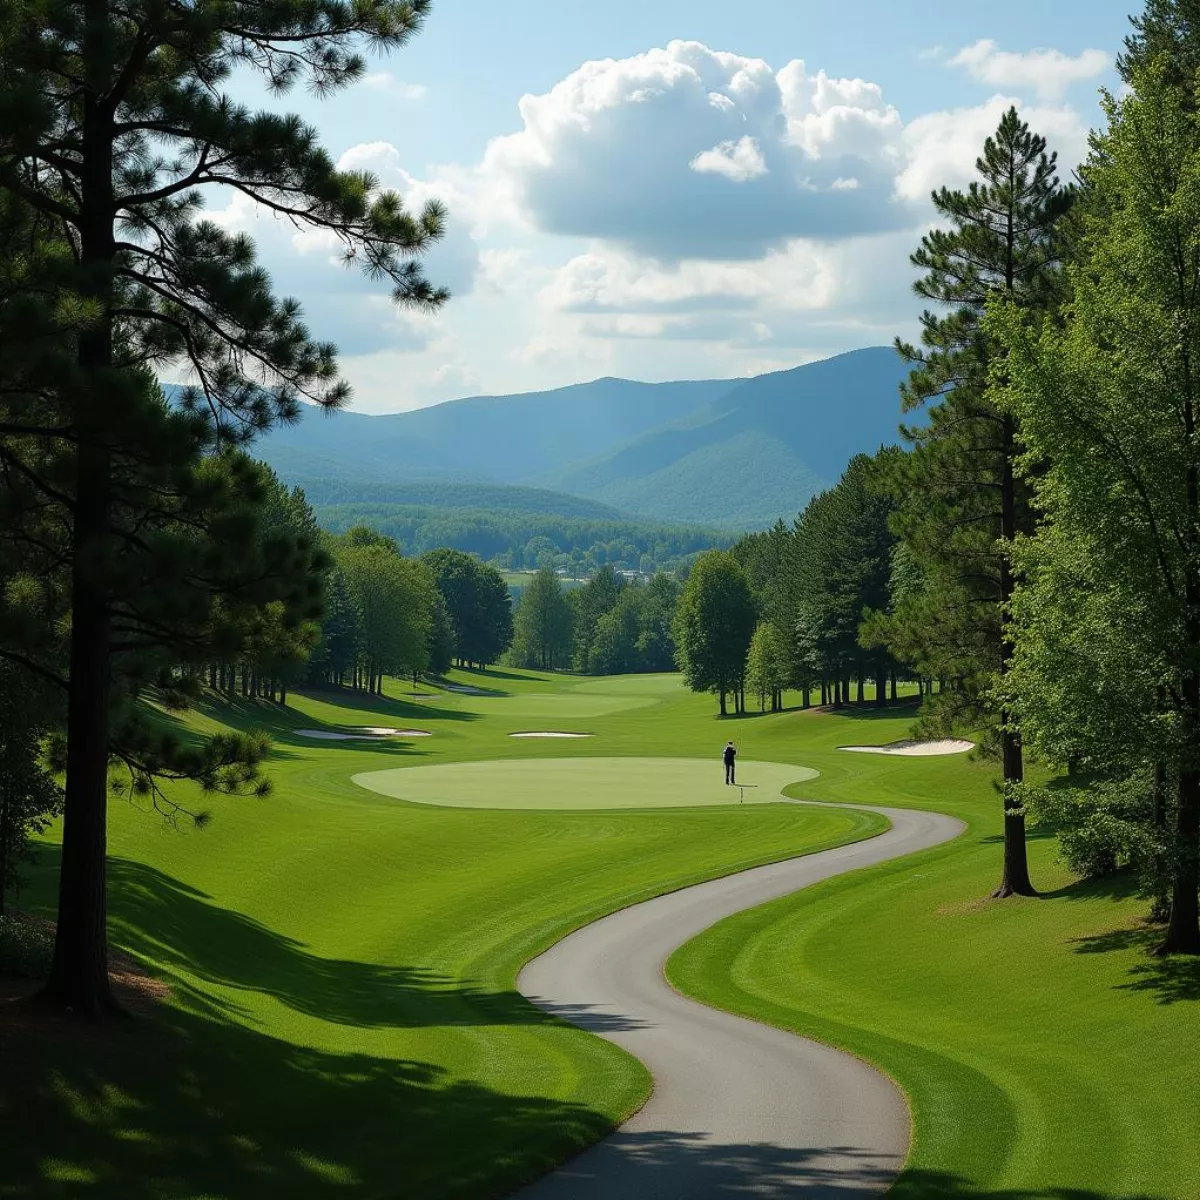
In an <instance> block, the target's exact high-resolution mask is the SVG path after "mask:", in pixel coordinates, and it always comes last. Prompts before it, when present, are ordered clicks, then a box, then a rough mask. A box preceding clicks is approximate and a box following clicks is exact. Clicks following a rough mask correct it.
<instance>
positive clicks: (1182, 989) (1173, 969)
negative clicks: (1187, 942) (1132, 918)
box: [1073, 925, 1200, 1004]
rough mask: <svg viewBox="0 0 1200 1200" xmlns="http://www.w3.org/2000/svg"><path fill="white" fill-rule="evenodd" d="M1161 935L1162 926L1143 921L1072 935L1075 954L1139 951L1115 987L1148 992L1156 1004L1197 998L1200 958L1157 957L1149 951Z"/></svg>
mask: <svg viewBox="0 0 1200 1200" xmlns="http://www.w3.org/2000/svg"><path fill="white" fill-rule="evenodd" d="M1162 939H1163V931H1162V930H1161V929H1156V928H1155V927H1154V926H1152V925H1143V926H1140V927H1137V928H1134V929H1111V930H1109V931H1108V932H1107V933H1096V934H1092V935H1090V936H1088V937H1080V938H1075V939H1074V942H1073V945H1074V947H1075V952H1076V953H1077V954H1110V953H1113V952H1115V951H1128V950H1140V951H1142V957H1141V958H1140V960H1139V961H1138V962H1136V963H1134V965H1133V966H1132V967H1130V968H1129V972H1128V974H1129V979H1128V981H1127V982H1125V983H1118V984H1116V985H1115V986H1116V988H1117V990H1118V991H1124V992H1151V993H1152V994H1153V995H1154V998H1155V999H1156V1000H1157V1001H1158V1003H1159V1004H1178V1003H1179V1002H1180V1001H1192V1002H1193V1003H1195V1002H1196V1001H1200V958H1196V957H1193V956H1190V955H1171V956H1170V957H1168V958H1156V957H1154V955H1153V954H1152V953H1151V952H1152V951H1153V949H1154V947H1155V946H1157V945H1158V944H1159V942H1161V941H1162Z"/></svg>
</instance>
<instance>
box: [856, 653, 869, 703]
mask: <svg viewBox="0 0 1200 1200" xmlns="http://www.w3.org/2000/svg"><path fill="white" fill-rule="evenodd" d="M866 700H867V680H866V673H865V672H864V671H863V667H862V663H859V664H858V687H857V690H856V691H855V694H854V702H855V703H856V704H865V703H866Z"/></svg>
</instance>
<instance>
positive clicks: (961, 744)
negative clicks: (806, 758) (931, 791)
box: [838, 738, 975, 758]
mask: <svg viewBox="0 0 1200 1200" xmlns="http://www.w3.org/2000/svg"><path fill="white" fill-rule="evenodd" d="M838 749H839V750H849V751H851V752H852V753H854V754H901V755H904V756H905V757H908V758H925V757H928V756H930V755H934V754H965V753H966V752H967V751H968V750H974V749H975V743H974V742H968V741H964V740H963V739H962V738H941V739H940V740H938V741H934V742H914V741H905V742H888V743H887V745H886V746H839V747H838Z"/></svg>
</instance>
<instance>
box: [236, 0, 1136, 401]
mask: <svg viewBox="0 0 1200 1200" xmlns="http://www.w3.org/2000/svg"><path fill="white" fill-rule="evenodd" d="M1134 2H1135V0H1086V2H1085V0H1059V2H1058V3H1054V4H1048V3H1045V0H1042V2H1040V3H1037V2H1034V0H1009V2H1008V3H1006V4H1005V5H1003V6H1001V5H996V4H993V3H980V2H975V0H959V2H958V3H949V2H945V0H908V2H901V0H892V2H887V0H843V2H841V3H836V4H835V3H830V2H828V0H822V2H820V3H818V2H816V0H737V2H736V3H732V2H730V0H608V2H607V3H605V4H602V5H601V4H584V3H578V2H568V0H559V2H558V3H552V2H547V0H519V2H518V3H516V4H510V5H500V4H496V3H494V2H493V0H440V2H438V3H435V4H434V7H433V12H432V15H431V17H430V19H429V22H428V24H427V26H426V28H425V30H424V31H423V32H422V33H421V34H420V35H419V36H418V37H417V38H416V39H414V40H413V41H412V42H411V43H410V45H409V46H408V47H406V48H405V49H404V50H402V51H400V52H399V53H398V54H395V55H393V56H391V57H390V58H388V59H385V60H373V61H372V63H371V66H370V71H369V75H368V78H367V80H366V81H365V82H363V83H361V84H359V85H358V86H356V87H355V88H353V89H352V90H351V91H349V92H347V93H344V94H342V95H339V96H338V97H336V98H335V99H333V100H331V101H324V102H316V101H314V100H313V99H311V98H310V97H308V96H306V95H304V94H303V93H302V92H297V93H294V94H292V95H290V96H286V97H284V98H282V99H280V98H271V99H267V98H265V97H263V96H261V94H260V93H259V92H258V91H257V89H256V88H255V86H254V85H253V84H252V83H251V82H250V81H247V80H241V81H239V83H238V86H237V91H238V93H239V95H240V97H241V98H243V99H246V100H250V101H252V102H254V103H264V104H269V106H270V107H272V108H276V109H284V108H286V109H288V110H291V111H297V112H299V113H300V114H301V115H302V116H304V117H305V119H307V120H309V121H310V122H311V123H313V124H314V125H315V126H316V127H317V128H318V129H319V131H320V133H321V136H322V139H323V141H324V143H325V144H326V146H327V147H328V148H329V149H330V151H331V152H332V153H333V154H334V155H335V156H336V157H338V158H340V159H341V160H342V161H343V162H344V163H345V164H346V165H354V166H356V167H364V168H367V169H370V170H372V171H374V172H375V173H376V174H377V176H378V177H379V179H380V181H381V184H382V185H384V186H389V187H395V188H397V189H398V190H399V191H400V192H401V193H402V194H404V195H406V196H407V197H408V198H410V199H411V200H412V201H413V202H414V203H419V202H421V201H422V200H424V199H425V198H428V197H432V196H435V197H438V198H439V199H442V200H443V201H444V202H446V203H447V204H448V205H449V207H450V212H451V228H450V232H449V235H448V237H447V239H446V242H445V243H444V245H442V246H439V247H437V248H436V249H435V250H434V251H433V252H432V254H431V255H430V258H429V262H428V270H429V274H430V275H431V276H432V277H433V278H434V279H435V280H436V281H438V282H444V283H447V284H448V285H449V286H450V287H451V288H452V290H453V292H454V293H455V295H454V299H452V301H451V302H450V304H449V305H448V306H447V308H446V309H445V310H444V311H443V312H442V313H440V314H438V315H436V316H428V315H424V314H412V313H404V312H401V313H397V312H396V311H395V310H394V309H393V308H392V306H391V305H390V304H389V303H388V302H387V300H386V296H385V295H384V294H383V293H382V292H381V291H380V289H378V288H377V287H375V286H373V285H369V284H366V283H365V282H363V281H360V280H357V279H355V278H354V277H353V276H352V275H349V274H348V273H346V272H345V271H344V270H342V269H341V268H339V267H336V266H334V265H333V263H332V258H333V256H334V253H335V248H334V247H332V246H330V245H329V244H328V243H327V242H324V241H322V239H320V238H316V237H308V238H305V237H303V236H301V237H297V236H296V235H295V234H294V233H293V232H292V231H291V230H285V229H282V228H280V227H279V225H278V224H277V223H276V222H273V221H271V220H269V219H265V218H264V217H263V216H262V215H261V214H257V213H254V212H252V211H250V210H249V209H247V208H246V206H245V204H244V203H241V202H233V203H230V204H229V206H228V207H227V208H220V207H218V208H217V209H216V211H215V214H214V215H215V216H216V218H217V219H218V220H221V221H222V222H223V223H226V224H228V225H229V226H231V227H236V228H244V229H247V230H249V231H250V232H251V233H252V234H253V235H254V237H255V239H256V241H257V243H258V245H259V248H260V253H261V255H262V258H263V260H264V262H265V263H266V265H267V266H268V267H269V268H270V269H271V270H272V272H273V273H274V275H275V276H276V279H277V281H278V285H279V287H280V289H281V290H283V291H286V292H287V293H289V294H292V295H295V296H296V297H297V298H298V299H300V301H301V302H302V303H303V305H304V309H305V313H306V315H307V318H308V320H309V322H310V324H311V326H312V327H313V330H314V332H315V333H317V334H318V335H319V336H322V337H328V338H330V339H332V340H334V341H337V342H338V344H339V345H340V347H341V348H342V362H343V369H344V372H345V374H346V375H347V376H348V378H349V379H350V380H351V382H352V383H353V384H354V386H355V392H356V400H355V407H356V408H359V409H361V410H363V411H373V412H386V411H396V410H399V409H405V408H412V407H417V406H421V405H425V404H429V403H435V402H437V401H440V400H446V399H451V398H454V397H456V396H460V395H467V394H472V393H479V392H508V391H524V390H532V389H536V388H542V387H554V386H559V385H561V384H565V383H572V382H577V381H579V380H582V379H587V378H594V377H596V376H599V375H609V374H614V375H624V376H628V377H636V378H643V379H669V378H684V377H692V378H694V377H698V376H706V377H732V376H741V375H748V374H753V373H756V372H759V371H763V370H771V369H779V368H783V367H788V366H794V365H796V364H797V363H800V362H804V361H809V360H811V359H814V358H819V357H824V356H827V355H828V354H831V353H836V352H838V351H841V350H848V349H852V348H855V347H857V346H863V345H874V344H880V343H886V342H888V341H890V340H891V338H892V337H893V336H894V335H895V334H896V333H903V334H908V333H910V332H911V331H912V328H913V322H914V318H915V315H916V306H915V303H914V302H913V300H912V298H911V295H910V293H909V284H910V282H911V277H912V275H911V271H910V269H909V268H908V265H907V254H908V252H909V251H910V250H911V248H912V247H913V246H914V245H915V244H916V241H917V239H918V238H919V237H920V233H921V231H922V229H924V228H926V227H927V226H928V224H929V222H930V219H931V214H930V212H929V208H928V203H927V196H928V191H929V189H930V188H931V187H932V186H935V185H937V184H940V183H942V182H945V183H948V184H951V185H954V184H958V183H961V182H964V181H965V180H966V179H967V178H969V174H970V168H971V164H972V162H973V161H974V157H975V155H976V153H977V151H978V146H979V143H980V142H981V140H982V138H983V136H984V135H985V134H986V132H988V131H989V130H990V129H991V128H993V127H994V125H995V123H996V120H997V119H998V117H999V114H1000V112H1002V111H1003V108H1004V107H1005V106H1006V105H1007V104H1008V103H1017V104H1018V105H1019V106H1020V107H1021V108H1022V110H1023V112H1025V113H1026V115H1027V116H1028V118H1029V119H1030V120H1031V122H1032V123H1033V124H1034V126H1035V127H1036V128H1038V129H1039V130H1040V131H1042V132H1043V133H1044V134H1045V135H1046V136H1047V137H1048V138H1049V140H1050V142H1051V146H1052V148H1055V149H1057V150H1058V151H1059V154H1060V159H1061V160H1062V161H1063V162H1064V164H1066V165H1067V166H1068V167H1069V166H1073V165H1074V164H1075V163H1076V162H1077V161H1078V159H1079V157H1080V156H1081V155H1082V154H1083V153H1084V150H1085V144H1086V131H1087V128H1088V127H1089V125H1092V124H1094V123H1095V122H1096V121H1097V120H1098V115H1099V114H1098V109H1097V105H1096V97H1097V93H1098V89H1099V88H1100V87H1102V86H1115V76H1114V73H1113V70H1112V59H1113V57H1114V56H1115V54H1116V52H1117V51H1118V50H1119V49H1120V43H1121V39H1122V37H1123V36H1124V34H1125V32H1126V30H1127V28H1128V19H1127V12H1128V11H1129V7H1130V6H1131V5H1132V4H1133V3H1134ZM219 203H223V202H219Z"/></svg>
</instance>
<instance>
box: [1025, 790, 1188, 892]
mask: <svg viewBox="0 0 1200 1200" xmlns="http://www.w3.org/2000/svg"><path fill="white" fill-rule="evenodd" d="M1024 797H1025V802H1026V806H1027V808H1028V810H1029V814H1030V816H1031V817H1032V818H1033V820H1035V821H1036V822H1037V824H1038V825H1039V826H1041V827H1042V828H1044V829H1052V830H1054V831H1055V832H1056V833H1057V834H1058V840H1059V845H1060V847H1061V849H1062V858H1063V861H1064V862H1065V863H1066V864H1067V866H1068V867H1069V868H1070V869H1071V870H1072V871H1073V872H1075V874H1076V875H1080V876H1082V877H1083V878H1085V879H1099V878H1103V877H1104V876H1106V875H1112V874H1114V873H1116V872H1117V871H1121V870H1125V869H1133V870H1134V871H1136V872H1137V874H1138V877H1139V879H1140V881H1141V883H1142V887H1143V889H1144V892H1145V894H1146V895H1151V896H1158V895H1160V894H1161V893H1162V890H1163V879H1162V870H1161V867H1162V863H1163V862H1164V860H1165V856H1166V852H1167V847H1166V839H1165V837H1164V834H1165V830H1162V829H1156V827H1155V824H1154V806H1155V800H1154V782H1153V779H1151V778H1148V777H1147V776H1145V775H1141V776H1132V777H1130V778H1128V779H1120V780H1113V781H1104V780H1101V781H1096V782H1093V783H1091V784H1090V785H1089V786H1087V787H1053V788H1027V789H1026V790H1025V792H1024Z"/></svg>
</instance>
